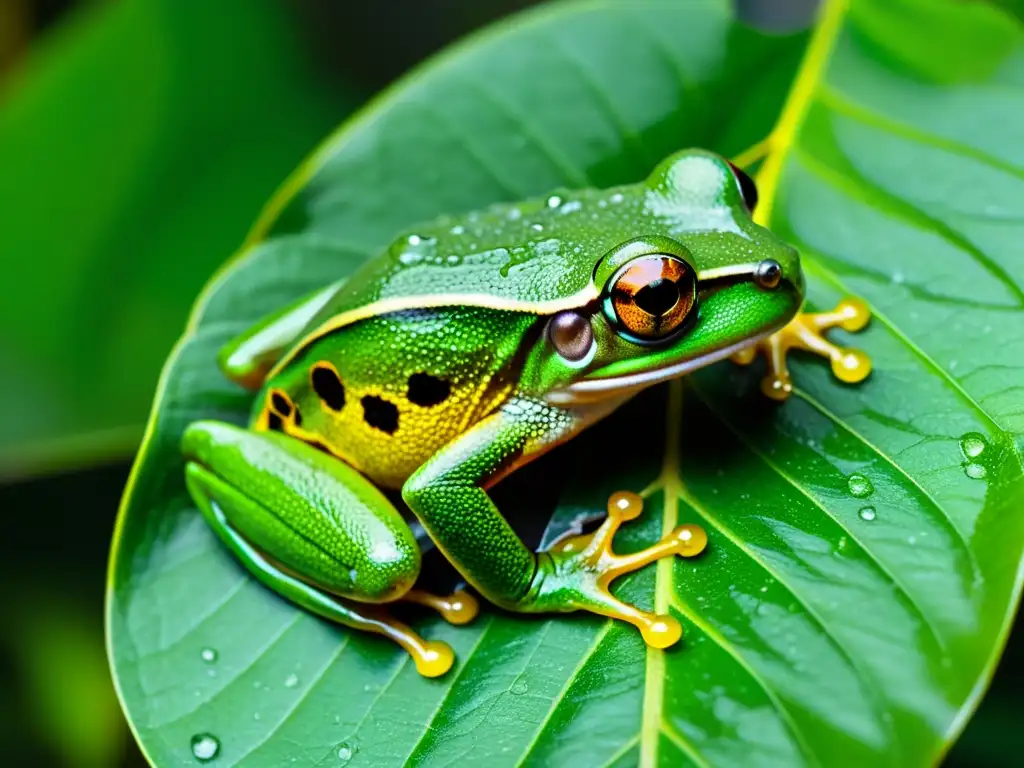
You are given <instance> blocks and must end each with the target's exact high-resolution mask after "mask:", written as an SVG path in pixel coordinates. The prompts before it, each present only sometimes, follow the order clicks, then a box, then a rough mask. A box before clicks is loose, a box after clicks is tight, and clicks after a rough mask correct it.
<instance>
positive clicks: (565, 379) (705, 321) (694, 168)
mask: <svg viewBox="0 0 1024 768" xmlns="http://www.w3.org/2000/svg"><path fill="white" fill-rule="evenodd" d="M641 194H642V195H643V198H644V199H643V202H642V206H641V209H642V214H641V216H640V218H641V220H642V221H641V222H639V223H638V224H637V227H636V229H637V230H638V231H636V235H638V236H636V237H633V238H631V239H628V240H626V241H625V242H621V243H620V244H618V245H617V246H615V247H614V248H612V249H611V250H610V251H607V252H606V253H604V254H603V255H601V256H600V258H599V260H598V261H597V262H596V265H595V266H594V273H593V285H594V287H595V289H596V291H597V293H598V298H597V300H596V301H593V302H590V303H589V304H587V305H586V306H580V307H578V308H574V309H570V310H565V311H561V312H558V313H557V314H554V315H552V316H551V317H550V318H549V319H548V321H547V324H546V327H545V332H544V337H543V341H542V343H541V344H540V345H539V346H538V348H537V349H536V350H535V354H533V355H531V357H530V360H529V362H528V364H527V369H526V371H524V374H525V375H526V382H524V383H526V385H527V386H528V387H529V388H531V389H534V391H540V392H543V393H544V394H545V396H546V397H547V398H548V399H549V400H550V401H552V402H557V403H566V404H568V403H583V402H594V401H600V400H606V399H617V398H620V397H622V396H627V395H630V394H633V393H635V392H636V391H639V390H640V389H643V388H645V387H648V386H650V385H652V384H656V383H658V382H661V381H666V380H668V379H673V378H676V377H678V376H681V375H683V374H686V373H689V372H691V371H693V370H695V369H697V368H700V367H703V366H705V365H708V364H709V363H713V362H715V361H717V360H721V359H723V358H725V357H728V356H729V355H731V354H733V353H734V352H736V351H738V350H740V349H742V348H743V347H745V346H748V345H750V344H752V343H754V342H755V341H757V340H759V339H761V338H764V337H765V336H767V335H768V334H771V333H772V332H774V331H776V330H778V329H779V328H781V327H782V326H783V325H785V324H786V323H787V322H788V321H789V320H790V319H791V318H792V317H793V316H794V315H795V314H796V312H797V311H798V310H799V308H800V304H801V303H802V300H803V276H802V274H801V271H800V261H799V257H798V255H797V252H796V251H795V250H794V249H793V248H791V247H790V246H788V245H786V244H785V243H783V242H782V241H781V240H779V239H778V238H777V237H775V236H774V235H773V234H772V233H771V232H769V231H768V230H767V229H765V228H763V227H761V226H759V225H757V224H755V223H754V222H753V220H752V219H751V214H752V212H753V208H754V206H755V205H756V202H757V200H756V194H757V193H756V189H755V187H754V184H753V182H752V181H751V179H750V178H749V177H748V176H747V175H746V174H745V173H743V172H742V171H741V170H739V169H737V168H736V167H734V166H733V165H732V164H730V163H729V162H728V161H727V160H725V159H724V158H722V157H719V156H718V155H714V154H712V153H709V152H704V151H694V150H688V151H685V152H681V153H679V154H676V155H674V156H672V157H670V158H669V159H668V160H666V161H665V162H664V163H662V164H661V165H660V166H659V167H658V168H657V169H655V171H654V173H652V174H651V176H650V177H649V178H648V180H647V182H646V184H645V185H643V187H642V188H641Z"/></svg>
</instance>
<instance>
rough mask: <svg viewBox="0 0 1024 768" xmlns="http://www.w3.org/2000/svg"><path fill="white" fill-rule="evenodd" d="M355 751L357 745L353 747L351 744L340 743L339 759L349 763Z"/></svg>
mask: <svg viewBox="0 0 1024 768" xmlns="http://www.w3.org/2000/svg"><path fill="white" fill-rule="evenodd" d="M355 752H356V750H355V747H353V746H352V745H351V744H346V743H344V742H342V743H341V744H339V745H338V759H339V760H341V761H342V762H343V763H347V762H348V761H349V760H351V759H352V755H354V754H355Z"/></svg>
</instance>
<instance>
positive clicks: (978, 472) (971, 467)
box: [964, 463, 988, 480]
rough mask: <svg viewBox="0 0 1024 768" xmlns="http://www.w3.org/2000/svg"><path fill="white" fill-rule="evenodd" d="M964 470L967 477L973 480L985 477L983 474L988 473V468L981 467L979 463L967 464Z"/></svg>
mask: <svg viewBox="0 0 1024 768" xmlns="http://www.w3.org/2000/svg"><path fill="white" fill-rule="evenodd" d="M964 472H966V473H967V476H968V477H970V478H972V479H974V480H981V479H982V478H983V477H985V475H987V474H988V470H987V469H985V467H983V466H982V465H981V464H973V463H972V464H968V465H967V466H966V467H964Z"/></svg>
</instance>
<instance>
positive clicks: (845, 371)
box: [732, 298, 871, 400]
mask: <svg viewBox="0 0 1024 768" xmlns="http://www.w3.org/2000/svg"><path fill="white" fill-rule="evenodd" d="M870 319H871V311H870V310H869V309H868V307H867V305H866V304H865V303H864V302H863V301H861V300H860V299H855V298H847V299H843V300H842V301H841V302H839V304H838V305H837V306H836V308H835V309H834V310H832V311H831V312H801V313H800V314H798V315H797V316H796V317H795V318H793V319H792V320H791V321H790V322H789V324H788V325H786V326H785V327H784V328H783V329H782V330H780V331H777V332H776V333H773V334H772V335H771V336H769V337H768V338H767V339H764V340H762V341H759V342H758V343H757V344H754V345H752V346H750V347H747V348H746V349H744V350H741V351H740V352H737V353H736V354H735V355H733V357H732V360H733V362H735V363H739V364H740V365H748V364H750V363H751V362H753V361H754V358H755V357H757V354H758V353H761V354H763V355H764V356H765V359H766V360H767V362H768V374H767V375H766V376H765V377H764V378H763V379H762V380H761V391H762V392H764V393H765V394H766V395H767V396H768V397H770V398H772V399H773V400H785V399H786V398H787V397H789V395H790V394H791V393H792V391H793V383H792V381H791V380H790V377H789V369H788V367H787V365H786V355H787V354H788V353H789V350H791V349H804V350H807V351H809V352H813V353H814V354H816V355H820V356H821V357H825V358H828V359H829V361H831V363H832V374H833V375H834V376H835V377H836V378H837V379H839V380H840V381H843V382H845V383H847V384H855V383H857V382H858V381H863V380H864V379H866V378H867V376H868V374H869V373H871V358H869V357H868V356H867V355H866V354H865V353H864V352H861V351H860V350H859V349H848V348H844V347H838V346H836V345H835V344H833V343H832V342H830V341H829V340H828V339H826V338H825V336H824V332H825V331H826V330H828V329H829V328H836V327H839V328H842V329H843V330H846V331H851V332H856V331H859V330H861V329H862V328H864V326H866V325H867V323H868V320H870Z"/></svg>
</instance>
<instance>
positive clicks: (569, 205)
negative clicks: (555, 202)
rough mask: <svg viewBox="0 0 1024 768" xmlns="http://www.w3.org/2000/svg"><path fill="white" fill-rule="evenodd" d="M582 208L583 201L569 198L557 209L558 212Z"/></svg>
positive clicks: (570, 211)
mask: <svg viewBox="0 0 1024 768" xmlns="http://www.w3.org/2000/svg"><path fill="white" fill-rule="evenodd" d="M582 209H583V203H581V202H580V201H579V200H570V201H569V202H568V203H566V204H565V205H563V206H562V207H561V208H559V209H558V211H559V213H563V214H565V213H576V211H579V210H582Z"/></svg>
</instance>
